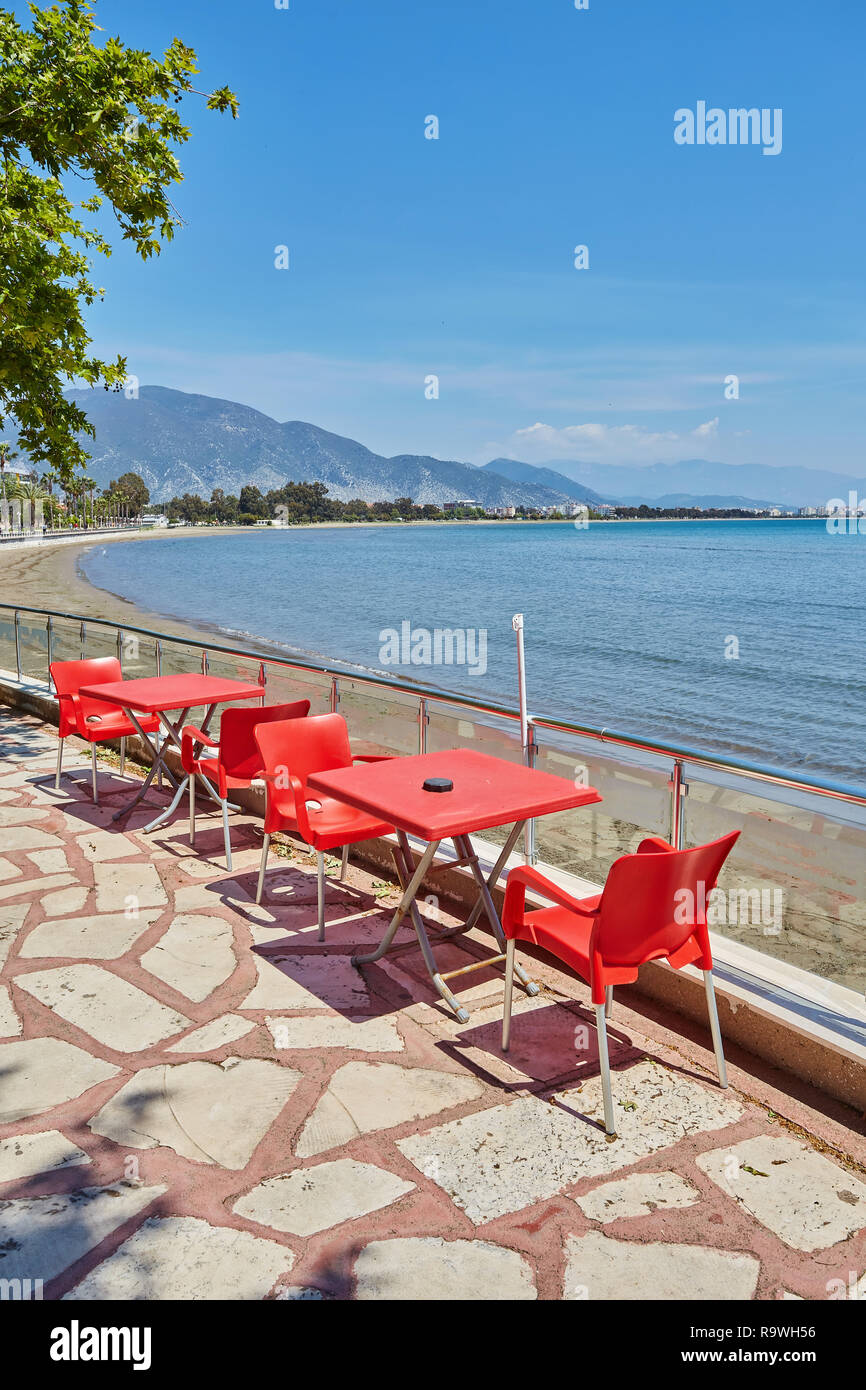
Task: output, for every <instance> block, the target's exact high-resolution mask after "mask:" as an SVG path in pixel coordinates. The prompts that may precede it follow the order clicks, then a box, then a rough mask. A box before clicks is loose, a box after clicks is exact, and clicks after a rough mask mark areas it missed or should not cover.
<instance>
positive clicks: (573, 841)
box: [535, 729, 671, 884]
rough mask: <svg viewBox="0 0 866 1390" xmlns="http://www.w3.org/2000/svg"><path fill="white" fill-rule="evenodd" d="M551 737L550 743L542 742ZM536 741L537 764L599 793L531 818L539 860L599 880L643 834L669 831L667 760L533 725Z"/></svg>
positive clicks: (661, 833) (602, 881) (542, 768)
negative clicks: (590, 801)
mask: <svg viewBox="0 0 866 1390" xmlns="http://www.w3.org/2000/svg"><path fill="white" fill-rule="evenodd" d="M551 738H554V739H555V743H554V744H551V743H550V742H548V741H547V740H548V739H551ZM536 740H537V748H536V756H535V766H536V767H537V768H540V769H541V770H543V771H544V772H551V773H553V774H555V775H556V776H557V777H564V778H565V779H566V781H569V782H574V783H575V784H576V785H577V786H590V787H594V788H595V789H596V791H598V792H600V793H601V795H602V798H603V800H602V801H601V802H598V803H596V804H595V805H593V806H583V807H580V808H579V809H577V810H575V811H562V812H558V813H557V814H556V815H552V816H540V817H539V818H538V819H537V820H536V823H535V849H536V854H537V857H538V859H539V860H541V861H542V862H543V863H545V864H550V865H552V866H553V867H554V868H557V869H563V870H565V871H566V872H568V873H572V874H576V875H577V876H578V877H580V878H586V879H589V880H590V881H591V882H593V883H599V884H601V883H604V881H605V879H606V878H607V873H608V870H609V868H610V866H611V864H612V863H613V861H614V860H615V859H618V858H619V856H620V855H622V854H632V853H634V851H635V850H636V849H637V847H638V845H639V844H640V842H641V840H643V839H645V838H646V836H648V835H661V836H663V837H664V838H665V839H667V838H668V837H669V836H670V831H671V792H670V787H669V785H668V783H669V781H670V775H671V774H670V766H669V765H668V764H666V763H665V764H664V765H663V764H662V763H661V760H653V759H651V758H650V757H649V756H647V757H646V758H643V757H642V758H640V760H638V759H634V760H632V759H629V758H627V757H624V756H621V755H619V754H616V753H614V752H612V751H610V750H609V749H607V748H606V747H604V745H599V743H598V742H596V741H595V740H593V739H584V738H579V737H577V736H566V735H560V734H555V735H554V734H550V733H547V732H546V731H545V730H543V729H536ZM542 740H543V741H542Z"/></svg>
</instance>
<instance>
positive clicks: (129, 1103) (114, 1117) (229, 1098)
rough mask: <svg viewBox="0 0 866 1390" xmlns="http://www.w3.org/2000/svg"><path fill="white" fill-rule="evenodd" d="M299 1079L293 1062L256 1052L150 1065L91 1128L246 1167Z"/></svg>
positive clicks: (140, 1144) (135, 1144)
mask: <svg viewBox="0 0 866 1390" xmlns="http://www.w3.org/2000/svg"><path fill="white" fill-rule="evenodd" d="M299 1080H300V1074H299V1073H298V1072H296V1071H292V1070H290V1068H288V1067H281V1066H278V1065H277V1064H276V1063H275V1062H266V1061H259V1060H255V1059H252V1058H238V1057H229V1058H227V1059H226V1061H225V1062H222V1063H221V1064H219V1065H216V1064H214V1063H213V1062H178V1063H175V1064H173V1065H171V1066H159V1067H148V1068H146V1069H145V1070H143V1071H140V1072H137V1073H136V1074H135V1076H134V1077H133V1078H132V1080H131V1081H128V1082H127V1083H126V1085H125V1086H123V1087H121V1089H120V1090H119V1091H117V1092H116V1093H115V1095H113V1096H112V1098H111V1100H110V1101H108V1103H107V1104H106V1105H104V1106H103V1107H102V1109H101V1110H100V1111H99V1113H98V1114H97V1115H95V1116H94V1117H93V1119H92V1120H91V1121H90V1128H91V1129H92V1130H93V1132H94V1134H103V1135H105V1136H106V1138H108V1139H113V1140H114V1142H115V1143H116V1144H120V1145H121V1146H122V1147H124V1148H131V1149H150V1148H156V1147H157V1146H163V1147H167V1148H171V1149H174V1151H175V1153H178V1154H180V1155H181V1156H182V1157H183V1158H189V1159H194V1160H195V1161H196V1162H197V1163H216V1164H219V1165H220V1166H221V1167H223V1168H243V1167H245V1166H246V1164H247V1163H248V1161H249V1159H250V1156H251V1155H252V1153H253V1151H254V1150H255V1149H256V1148H257V1147H258V1145H259V1143H260V1142H261V1140H262V1138H263V1137H264V1135H265V1134H266V1133H267V1131H268V1129H269V1128H270V1126H271V1125H272V1124H273V1122H274V1120H275V1119H276V1118H277V1116H278V1115H279V1113H280V1111H281V1110H282V1108H283V1106H284V1105H285V1103H286V1101H287V1100H288V1099H289V1097H290V1096H291V1094H292V1092H293V1091H294V1089H295V1087H296V1085H297V1083H298V1081H299Z"/></svg>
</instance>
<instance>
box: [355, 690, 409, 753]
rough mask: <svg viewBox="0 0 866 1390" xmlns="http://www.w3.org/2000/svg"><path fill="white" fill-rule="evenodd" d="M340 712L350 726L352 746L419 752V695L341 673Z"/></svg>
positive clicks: (389, 751)
mask: <svg viewBox="0 0 866 1390" xmlns="http://www.w3.org/2000/svg"><path fill="white" fill-rule="evenodd" d="M339 695H340V699H339V705H338V709H339V712H340V714H342V716H343V718H344V719H345V720H346V723H347V724H348V726H349V734H350V737H351V740H352V746H353V747H357V746H358V745H359V744H363V745H367V744H369V745H370V746H369V747H362V748H361V751H362V752H370V753H379V752H381V753H394V754H401V755H406V754H412V753H417V752H418V697H417V695H411V694H408V693H405V694H404V693H403V692H402V691H400V690H392V689H390V688H389V687H387V686H379V685H371V684H368V683H367V682H366V681H362V680H353V679H350V678H349V677H346V676H340V677H339Z"/></svg>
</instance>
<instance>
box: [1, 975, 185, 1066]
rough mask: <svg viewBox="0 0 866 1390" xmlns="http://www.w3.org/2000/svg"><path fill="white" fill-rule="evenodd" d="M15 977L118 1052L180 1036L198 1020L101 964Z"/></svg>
mask: <svg viewBox="0 0 866 1390" xmlns="http://www.w3.org/2000/svg"><path fill="white" fill-rule="evenodd" d="M15 983H16V985H17V986H18V988H19V989H23V990H25V991H26V992H27V993H28V994H32V995H33V997H34V999H38V1000H39V1001H40V1003H42V1004H45V1005H46V1006H47V1007H48V1008H49V1009H53V1011H54V1013H56V1014H59V1016H60V1017H61V1018H65V1019H66V1020H67V1022H68V1023H74V1024H75V1026H76V1028H80V1029H81V1030H82V1032H84V1033H89V1034H90V1036H91V1037H92V1038H95V1039H96V1041H97V1042H100V1043H103V1044H104V1045H105V1046H106V1047H111V1048H113V1049H114V1050H115V1051H116V1052H141V1051H142V1049H144V1048H147V1047H153V1045H154V1043H158V1042H162V1041H164V1039H166V1038H171V1037H174V1036H175V1035H176V1034H177V1033H180V1032H182V1030H183V1029H184V1028H189V1026H190V1023H191V1022H192V1020H191V1019H189V1018H186V1017H185V1016H184V1015H183V1014H181V1013H177V1012H176V1011H175V1010H174V1009H167V1008H166V1007H165V1005H164V1004H160V1003H159V1001H158V1000H156V999H153V998H151V996H150V995H149V994H145V992H144V990H141V989H139V988H138V987H137V986H136V985H131V984H130V983H129V981H128V980H122V979H121V978H120V976H119V975H113V974H111V973H110V972H109V971H108V970H104V969H103V968H102V966H101V965H63V966H60V967H59V968H58V969H56V970H35V971H33V972H31V973H30V974H27V975H17V976H16V978H15Z"/></svg>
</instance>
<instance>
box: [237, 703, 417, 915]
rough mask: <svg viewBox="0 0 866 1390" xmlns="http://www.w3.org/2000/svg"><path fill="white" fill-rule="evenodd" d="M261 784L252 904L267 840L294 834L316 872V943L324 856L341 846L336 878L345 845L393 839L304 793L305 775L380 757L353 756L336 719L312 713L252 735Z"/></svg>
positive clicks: (331, 802)
mask: <svg viewBox="0 0 866 1390" xmlns="http://www.w3.org/2000/svg"><path fill="white" fill-rule="evenodd" d="M255 738H256V743H257V744H258V746H259V750H260V752H261V755H262V764H263V766H264V769H265V771H264V777H265V783H266V785H267V808H266V811H265V843H264V847H263V849H262V863H261V868H260V869H259V882H258V888H257V890H256V902H261V897H262V887H263V884H264V879H265V866H266V864H267V859H268V848H269V846H270V843H271V836H272V835H273V833H274V831H276V830H283V831H289V832H290V833H291V834H295V835H300V837H301V839H302V840H305V841H306V843H307V844H308V845H309V846H310V847H311V849H314V850H315V851H316V864H317V869H318V905H319V940H320V941H324V939H325V853H326V851H327V850H332V849H338V848H340V847H341V846H342V847H343V865H342V868H341V870H340V878H341V879H342V878H343V877H344V876H345V873H346V862H347V855H348V849H349V845H356V844H359V843H360V841H361V840H375V839H378V838H379V837H380V836H382V835H393V834H394V827H393V825H387V824H386V823H385V822H384V821H379V820H376V819H375V818H374V817H373V816H369V815H367V813H366V812H365V811H357V810H355V808H354V807H353V806H346V805H344V803H343V802H342V801H336V800H335V799H334V798H333V797H330V796H323V795H322V794H321V792H308V790H307V778H308V777H309V775H310V773H311V772H330V771H331V770H332V769H333V768H337V767H351V766H352V763H353V762H363V763H376V762H382V761H383V758H382V756H381V755H374V754H353V753H352V749H351V747H350V746H349V730H348V728H347V727H346V721H345V719H343V717H342V715H340V714H316V715H313V716H312V718H310V719H305V720H304V721H303V722H302V723H299V722H298V721H293V720H290V721H289V722H288V723H285V724H267V725H265V726H264V727H261V726H260V727H259V728H257V729H256V731H255Z"/></svg>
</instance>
